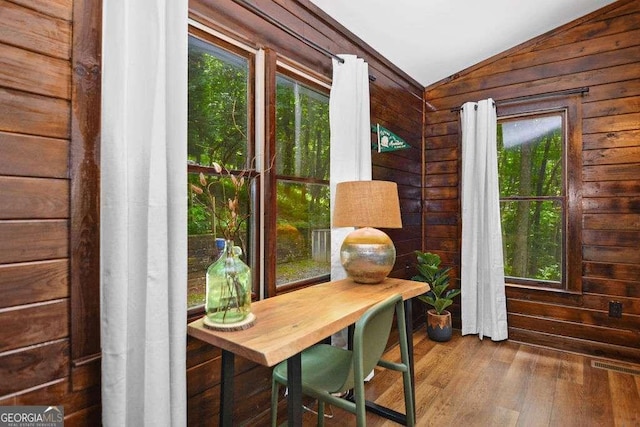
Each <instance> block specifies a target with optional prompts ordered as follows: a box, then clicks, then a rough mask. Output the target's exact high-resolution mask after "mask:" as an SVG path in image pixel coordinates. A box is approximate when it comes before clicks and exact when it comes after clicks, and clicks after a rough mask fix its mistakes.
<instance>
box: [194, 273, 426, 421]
mask: <svg viewBox="0 0 640 427" xmlns="http://www.w3.org/2000/svg"><path fill="white" fill-rule="evenodd" d="M428 290H429V286H428V285H427V284H426V283H423V282H414V281H411V280H403V279H394V278H387V279H386V280H385V281H384V282H382V283H380V284H376V285H363V284H358V283H355V282H353V281H352V280H351V279H344V280H338V281H335V282H327V283H323V284H320V285H315V286H310V287H308V288H304V289H301V290H298V291H294V292H290V293H286V294H282V295H278V296H276V297H273V298H268V299H265V300H262V301H257V302H255V303H252V304H251V312H252V313H254V314H255V316H256V320H255V325H254V326H253V327H251V328H249V329H245V330H242V331H232V332H220V331H214V330H210V329H207V328H205V327H204V326H203V322H202V319H200V320H197V321H195V322H192V323H190V324H189V325H188V327H187V332H188V334H189V335H191V336H193V337H195V338H198V339H200V340H202V341H205V342H207V343H209V344H212V345H214V346H216V347H220V348H221V349H222V384H221V387H220V395H221V396H220V405H221V408H220V425H221V426H230V425H231V415H232V410H231V408H232V403H233V375H234V372H233V365H234V360H233V359H234V355H238V356H242V357H244V358H246V359H249V360H251V361H254V362H256V363H259V364H261V365H264V366H275V365H276V364H278V363H280V362H282V361H283V360H287V359H288V360H289V362H288V378H289V394H288V397H287V399H288V400H287V410H288V421H289V425H295V426H299V425H302V395H301V393H302V386H301V383H300V374H301V368H300V352H301V351H302V350H304V349H306V348H308V347H311V346H312V345H314V344H316V343H317V342H319V341H321V340H323V339H325V338H327V337H329V336H331V335H332V334H334V333H336V332H338V331H341V330H342V329H344V328H346V327H348V326H349V325H351V324H353V323H355V322H356V321H357V320H358V319H359V318H360V316H362V314H363V313H364V312H365V311H366V310H367V309H368V308H369V307H371V306H373V305H374V304H376V303H377V302H379V301H382V300H383V299H385V298H387V297H389V296H391V295H393V294H401V295H402V298H403V300H404V301H405V312H406V313H405V314H406V316H407V329H408V331H407V334H408V338H409V350H410V355H409V357H410V359H411V370H412V376H413V345H412V342H413V341H412V339H411V337H412V334H411V330H410V329H411V324H412V322H411V304H410V301H409V300H410V299H411V298H413V297H415V296H418V295H421V294H423V293H425V292H427V291H428Z"/></svg>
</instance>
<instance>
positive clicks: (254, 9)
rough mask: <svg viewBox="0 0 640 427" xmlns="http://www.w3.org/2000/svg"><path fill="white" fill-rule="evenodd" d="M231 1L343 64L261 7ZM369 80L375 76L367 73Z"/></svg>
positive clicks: (341, 60) (373, 79)
mask: <svg viewBox="0 0 640 427" xmlns="http://www.w3.org/2000/svg"><path fill="white" fill-rule="evenodd" d="M233 1H234V2H235V3H237V4H239V5H240V6H242V7H244V8H245V9H248V10H249V11H251V12H253V13H255V14H256V15H258V16H259V17H261V18H262V19H264V20H265V21H267V22H269V23H270V24H273V25H275V26H276V27H278V28H280V29H281V30H282V31H284V32H285V33H287V34H289V35H290V36H292V37H294V38H296V39H298V40H299V41H301V42H302V43H304V44H306V45H307V46H309V47H312V48H314V49H315V50H317V51H318V52H321V53H323V54H325V55H326V56H328V57H330V58H333V59H335V60H337V61H338V62H340V63H341V64H344V59H342V58H340V57H339V56H338V55H335V54H334V53H333V52H331V51H329V50H328V49H325V48H324V47H322V46H320V45H319V44H318V43H316V42H314V41H312V40H309V39H308V38H306V37H305V36H303V35H301V34H298V33H297V32H296V31H294V30H292V29H291V28H289V27H288V26H286V25H284V24H283V23H282V22H280V21H278V20H277V19H275V18H274V17H272V16H271V15H268V14H267V13H265V12H263V11H262V10H261V9H259V8H258V7H257V6H255V5H254V4H252V3H249V2H248V1H246V0H233ZM369 80H371V81H372V82H373V81H375V80H376V78H375V76H372V75H369Z"/></svg>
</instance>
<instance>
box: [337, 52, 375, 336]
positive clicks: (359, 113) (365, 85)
mask: <svg viewBox="0 0 640 427" xmlns="http://www.w3.org/2000/svg"><path fill="white" fill-rule="evenodd" d="M339 56H340V58H342V59H344V62H343V63H341V62H340V61H338V60H337V59H334V60H333V80H332V83H331V94H330V96H329V126H330V129H331V156H330V158H331V165H330V178H329V184H330V191H331V216H332V217H333V203H334V200H335V190H336V184H337V183H338V182H343V181H365V180H371V121H370V120H371V119H370V111H369V110H370V109H369V65H368V64H367V63H366V62H365V61H364V60H363V59H361V58H357V57H356V56H355V55H339ZM352 230H353V228H350V227H343V228H333V227H332V228H331V280H340V279H344V278H345V277H347V274H346V272H345V271H344V268H343V267H342V264H341V263H340V246H341V245H342V241H343V240H344V238H345V237H346V235H347V234H349V232H351V231H352ZM332 343H333V344H334V345H336V346H340V347H344V346H345V344H346V334H345V333H344V331H343V333H340V334H336V335H334V336H333V339H332Z"/></svg>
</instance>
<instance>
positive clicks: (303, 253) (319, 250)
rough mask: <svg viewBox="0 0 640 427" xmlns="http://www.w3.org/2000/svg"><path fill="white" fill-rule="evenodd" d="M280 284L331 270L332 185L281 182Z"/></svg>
mask: <svg viewBox="0 0 640 427" xmlns="http://www.w3.org/2000/svg"><path fill="white" fill-rule="evenodd" d="M277 234H278V235H277V253H276V260H277V261H276V263H277V264H276V284H277V285H283V284H286V283H293V282H298V281H301V280H307V279H311V278H314V277H320V276H324V275H328V274H330V272H331V259H330V258H331V257H330V253H331V240H330V236H331V230H330V222H329V186H328V185H319V184H301V183H296V182H291V181H279V182H278V224H277Z"/></svg>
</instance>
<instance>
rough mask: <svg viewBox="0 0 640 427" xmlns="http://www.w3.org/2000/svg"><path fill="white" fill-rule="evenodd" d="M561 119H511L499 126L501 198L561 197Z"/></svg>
mask: <svg viewBox="0 0 640 427" xmlns="http://www.w3.org/2000/svg"><path fill="white" fill-rule="evenodd" d="M562 146H563V131H562V116H561V115H560V114H556V115H551V116H540V117H536V118H527V119H518V120H510V121H506V122H503V123H499V124H498V169H499V176H500V196H501V197H509V196H560V195H562V194H563V191H562Z"/></svg>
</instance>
